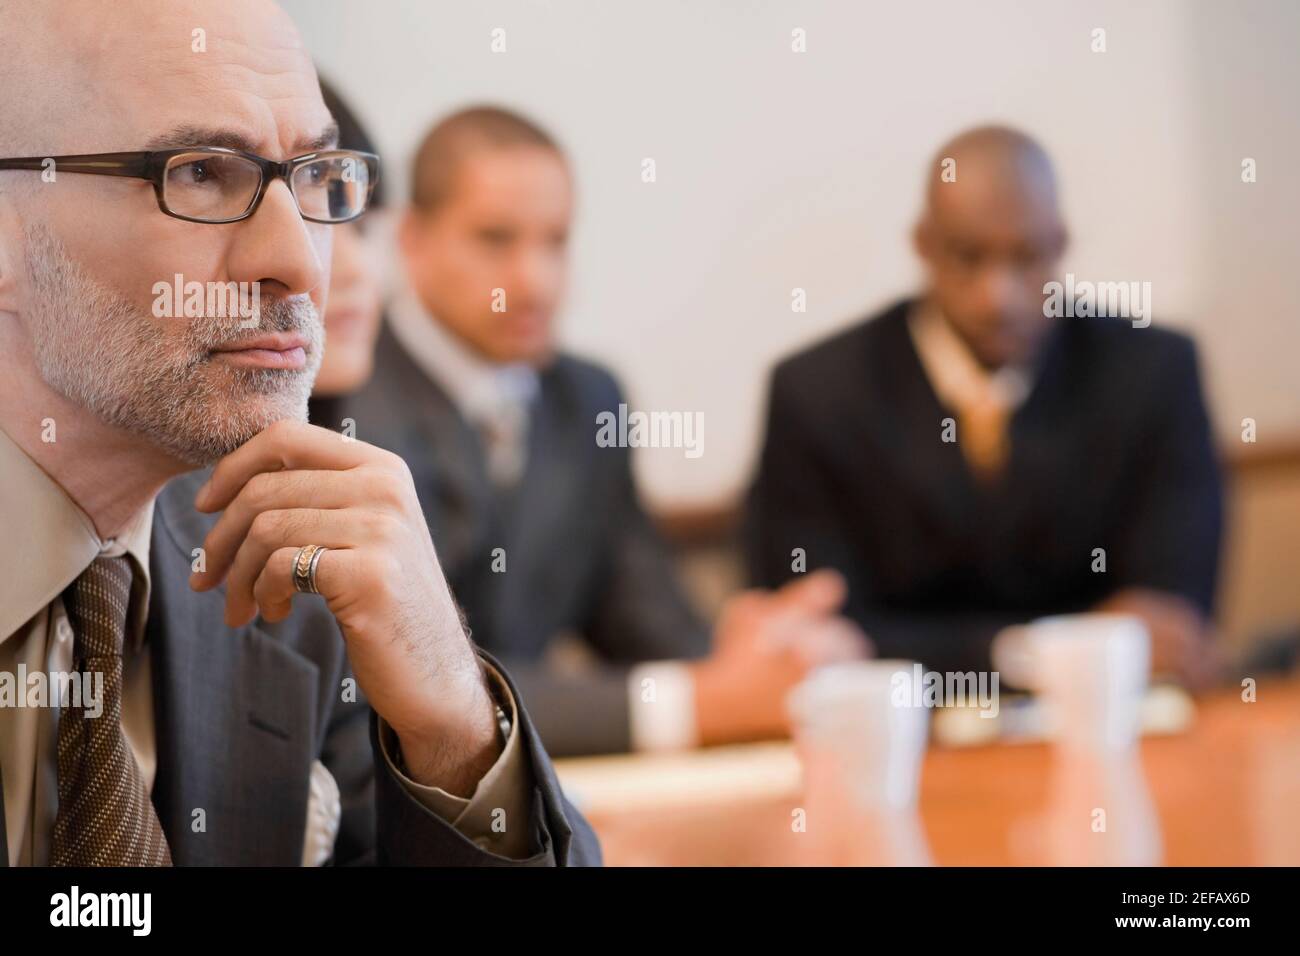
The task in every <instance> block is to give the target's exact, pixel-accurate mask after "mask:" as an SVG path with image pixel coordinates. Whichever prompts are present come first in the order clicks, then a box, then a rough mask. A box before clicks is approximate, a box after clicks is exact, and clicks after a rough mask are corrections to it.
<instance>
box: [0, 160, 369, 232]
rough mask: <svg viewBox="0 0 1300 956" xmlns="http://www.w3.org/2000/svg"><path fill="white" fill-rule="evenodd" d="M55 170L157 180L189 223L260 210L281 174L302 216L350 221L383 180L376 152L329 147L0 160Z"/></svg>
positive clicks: (7, 165) (165, 207)
mask: <svg viewBox="0 0 1300 956" xmlns="http://www.w3.org/2000/svg"><path fill="white" fill-rule="evenodd" d="M51 163H53V167H52V168H53V170H54V172H55V174H56V175H57V174H58V173H88V174H90V175H92V176H126V177H129V178H132V179H143V180H146V181H148V182H151V183H153V189H154V194H155V195H156V196H157V197H158V208H159V209H161V210H162V211H163V212H165V213H166V214H167V215H169V216H174V217H175V218H177V219H184V220H185V221H186V222H204V223H228V222H239V221H241V220H243V219H247V218H249V217H250V216H252V215H253V213H255V212H257V207H258V206H260V205H261V204H262V199H263V197H265V196H266V191H267V189H269V188H270V186H271V183H273V182H275V180H277V179H283V180H284V181H285V183H286V184H287V185H288V187H289V191H290V192H291V193H292V194H293V197H294V200H295V201H296V202H297V204H298V211H299V212H300V213H301V214H302V217H303V218H304V219H306V220H308V221H310V222H322V223H328V224H334V223H340V222H350V221H352V220H353V219H356V218H357V217H358V216H360V215H361V214H362V213H364V212H365V211H366V206H367V205H368V204H369V202H370V194H371V192H372V191H373V190H374V188H375V183H376V182H378V181H379V157H378V156H376V155H375V154H374V153H362V152H358V151H357V150H351V149H332V150H325V151H322V152H316V153H307V154H306V155H304V156H296V157H294V158H293V159H289V160H285V161H284V162H282V163H281V162H276V161H275V160H273V159H264V158H262V157H261V156H255V155H254V154H252V153H246V152H244V151H243V150H238V149H225V148H224V147H220V146H196V147H193V148H187V149H168V150H163V151H161V152H147V153H88V154H85V155H80V156H42V157H28V158H24V159H0V170H4V169H29V170H45V169H50V168H51V165H50V164H51Z"/></svg>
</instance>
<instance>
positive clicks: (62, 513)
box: [0, 429, 153, 647]
mask: <svg viewBox="0 0 1300 956" xmlns="http://www.w3.org/2000/svg"><path fill="white" fill-rule="evenodd" d="M0 474H2V475H4V476H5V481H4V486H3V487H2V488H0V528H4V529H5V531H6V535H7V538H8V541H9V542H10V545H11V546H10V547H9V548H7V549H5V550H4V551H3V552H0V643H3V642H4V641H5V640H7V639H8V638H9V636H10V635H12V634H14V633H15V632H17V631H18V629H19V628H20V627H22V625H23V624H25V623H26V622H27V621H29V620H31V619H32V618H33V617H35V616H36V614H38V613H39V612H40V611H41V609H42V608H44V607H45V606H46V605H48V604H49V603H50V602H51V601H53V600H54V599H55V598H56V597H58V596H59V595H60V594H62V593H63V591H64V589H65V588H67V586H68V585H69V584H71V583H72V582H73V581H75V580H76V579H77V576H78V575H80V574H81V572H82V571H84V570H86V568H88V567H89V566H90V562H91V561H93V560H95V558H97V557H100V556H101V555H102V556H104V557H114V556H117V555H121V554H129V555H131V557H132V558H134V559H135V561H136V568H135V569H134V571H135V574H134V576H133V581H134V584H133V586H132V602H133V604H134V606H135V607H136V608H138V609H139V612H138V613H137V614H135V615H134V618H133V619H134V621H135V633H134V634H133V635H131V636H132V638H133V640H134V642H135V644H136V646H137V647H138V646H139V643H140V641H142V640H143V636H144V634H143V632H144V626H143V625H144V610H145V609H146V608H148V606H149V538H150V535H151V533H152V530H153V501H152V500H151V501H150V502H149V503H148V504H147V505H146V506H145V507H144V508H142V509H141V510H140V512H139V513H138V514H137V515H136V516H135V517H134V518H133V519H132V520H131V521H130V522H128V523H127V525H126V527H125V528H123V530H122V532H121V533H120V534H118V535H117V537H116V538H112V539H110V540H107V541H104V540H102V539H101V538H100V537H99V535H98V534H97V533H96V532H95V526H94V523H93V522H92V521H91V520H90V517H89V515H87V514H86V513H85V512H84V511H82V510H81V509H80V508H79V507H77V504H76V502H74V501H73V500H72V499H71V498H69V497H68V494H67V492H65V491H64V490H63V489H62V488H60V487H59V485H58V483H57V482H56V481H54V479H53V478H51V477H50V476H49V475H47V474H46V473H45V472H44V471H42V470H41V469H40V466H38V465H37V464H36V462H34V461H32V459H31V458H29V457H27V454H26V453H25V452H24V451H23V450H22V449H21V448H19V447H18V445H17V443H15V442H14V440H13V439H12V438H10V437H9V436H8V435H7V434H5V432H4V430H3V429H0ZM15 544H16V545H17V546H16V547H15V546H14V545H15Z"/></svg>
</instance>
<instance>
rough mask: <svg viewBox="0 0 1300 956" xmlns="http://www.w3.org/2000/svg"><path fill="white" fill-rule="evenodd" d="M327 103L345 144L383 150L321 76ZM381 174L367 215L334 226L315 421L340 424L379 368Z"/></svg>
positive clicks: (312, 412) (312, 407) (312, 410)
mask: <svg viewBox="0 0 1300 956" xmlns="http://www.w3.org/2000/svg"><path fill="white" fill-rule="evenodd" d="M320 86H321V95H322V96H323V97H324V99H325V105H326V106H327V107H329V111H330V112H331V113H332V114H333V115H334V119H335V121H336V122H337V123H338V125H339V148H340V149H358V150H362V151H364V152H367V153H374V152H378V151H377V150H376V149H375V148H374V144H373V142H372V141H371V139H370V137H369V136H368V135H367V134H366V131H365V130H364V129H362V127H361V124H360V122H359V121H358V120H357V118H356V114H354V113H353V112H352V110H351V109H349V108H348V106H347V104H346V103H344V102H343V100H342V99H341V98H340V97H339V95H338V92H337V91H336V90H335V89H334V88H333V87H332V86H330V84H328V83H326V82H325V81H324V80H321V85H320ZM383 189H384V182H383V177H382V176H381V177H380V179H379V182H378V183H376V184H375V187H374V192H373V193H372V194H371V200H370V206H369V209H368V212H367V215H366V216H363V217H362V218H361V219H358V220H356V221H355V222H350V223H345V224H343V225H339V226H335V227H334V255H333V258H332V260H331V264H330V292H329V298H328V300H327V302H326V304H325V354H324V356H323V358H322V360H321V367H320V372H319V373H318V374H317V376H316V385H315V388H314V389H313V391H312V397H311V401H310V402H309V403H308V417H309V419H310V420H311V423H312V424H313V425H321V426H324V427H325V428H333V429H338V428H339V427H340V426H341V424H342V407H341V406H342V399H343V397H344V396H346V395H348V394H350V393H352V392H355V391H356V390H357V389H359V388H360V387H361V386H362V385H364V384H365V383H366V381H367V380H369V378H370V375H371V372H372V371H373V368H374V355H375V340H376V339H377V338H378V336H379V327H380V325H381V322H382V316H383V294H384V289H383V269H382V267H381V264H380V251H379V249H378V248H377V243H376V237H375V235H374V233H375V228H374V220H373V219H371V220H370V221H369V223H368V222H367V217H369V216H373V215H374V211H375V210H376V209H382V208H383V206H384V196H383Z"/></svg>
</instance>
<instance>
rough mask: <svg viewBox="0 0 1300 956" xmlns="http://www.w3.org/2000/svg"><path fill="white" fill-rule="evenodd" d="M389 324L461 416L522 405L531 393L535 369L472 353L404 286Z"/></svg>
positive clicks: (484, 415) (474, 418)
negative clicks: (507, 405) (506, 406)
mask: <svg viewBox="0 0 1300 956" xmlns="http://www.w3.org/2000/svg"><path fill="white" fill-rule="evenodd" d="M388 324H389V327H390V328H391V329H392V331H393V335H394V336H396V338H397V340H398V341H399V342H400V343H401V344H402V346H403V347H404V348H405V349H406V351H407V353H408V354H409V355H410V356H411V358H412V359H413V360H414V361H415V364H416V365H418V366H419V367H420V369H421V371H423V372H424V374H425V375H427V376H429V378H431V379H433V380H434V381H435V382H437V383H438V384H439V385H440V386H441V387H442V388H443V390H444V391H446V393H447V396H448V397H449V398H450V399H451V401H452V404H454V405H455V406H456V408H457V410H458V411H459V412H460V413H461V415H463V416H464V417H465V418H466V419H468V420H469V421H471V422H474V423H476V424H478V423H481V422H483V421H484V420H485V419H490V418H491V417H492V416H493V415H495V413H496V410H497V408H499V407H500V405H501V404H502V403H503V402H508V403H512V404H518V405H523V406H526V405H528V404H529V403H531V402H532V400H533V399H534V398H535V397H536V396H537V392H538V388H539V384H540V383H539V378H538V374H537V370H536V369H535V368H533V367H532V366H531V365H528V364H527V363H524V362H518V363H513V364H509V365H501V364H498V363H496V362H491V361H489V360H487V359H485V358H483V357H481V356H479V355H476V354H475V353H474V352H473V351H472V350H471V349H470V348H469V346H467V345H466V344H465V343H464V342H462V341H461V340H460V339H459V338H457V337H456V335H455V334H454V333H452V332H451V331H449V330H448V329H447V328H446V327H445V326H444V325H443V324H442V323H441V322H439V321H438V319H437V318H436V317H434V316H432V315H430V314H429V312H428V310H426V309H425V308H424V306H423V304H422V303H421V302H420V301H419V299H418V298H417V297H416V295H415V293H414V292H413V291H410V290H407V291H406V292H404V293H403V294H402V295H401V296H400V297H399V298H398V299H397V301H396V302H395V303H394V305H393V308H392V309H391V310H390V311H389V317H388Z"/></svg>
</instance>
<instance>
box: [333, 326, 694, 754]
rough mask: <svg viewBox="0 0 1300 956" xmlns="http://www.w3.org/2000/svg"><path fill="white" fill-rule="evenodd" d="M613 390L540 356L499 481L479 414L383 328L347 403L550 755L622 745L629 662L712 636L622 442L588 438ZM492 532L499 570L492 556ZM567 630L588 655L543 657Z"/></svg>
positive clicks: (681, 651) (579, 365)
mask: <svg viewBox="0 0 1300 956" xmlns="http://www.w3.org/2000/svg"><path fill="white" fill-rule="evenodd" d="M622 401H623V397H622V395H621V393H620V391H619V388H618V385H617V383H616V382H615V381H614V379H613V378H612V377H611V376H610V375H609V373H607V372H605V371H604V370H602V369H600V368H598V367H596V366H595V365H591V364H589V363H587V362H584V361H581V360H579V359H576V358H574V357H572V356H568V355H560V356H558V357H557V358H556V359H555V360H554V361H553V362H551V363H550V364H549V365H548V366H547V367H546V368H545V369H544V370H543V371H542V372H541V376H540V394H539V395H538V397H537V400H536V401H535V402H534V405H533V408H532V412H531V417H530V421H529V450H528V462H527V467H526V469H525V472H524V475H523V477H522V479H521V480H520V482H519V484H518V486H517V488H516V489H515V490H514V492H513V494H512V495H510V496H508V497H502V496H499V495H497V494H496V493H495V492H494V490H493V487H492V484H491V482H490V481H489V480H488V477H487V469H486V459H485V456H484V452H483V447H482V444H481V442H480V440H479V437H478V435H477V433H476V431H475V430H474V428H473V427H472V426H471V425H470V424H469V423H468V422H467V421H466V420H465V419H464V418H463V417H462V416H461V415H460V413H459V412H458V411H457V410H456V408H455V406H454V405H453V404H452V402H451V400H450V399H449V398H448V396H447V394H446V393H445V392H444V391H443V390H442V388H441V387H440V386H439V385H438V384H437V383H436V382H433V381H431V380H430V378H429V377H428V376H427V375H426V374H425V373H424V371H423V370H422V369H421V368H420V367H419V366H417V365H416V364H415V362H414V361H413V360H412V359H411V357H410V356H409V355H407V353H406V351H405V350H404V349H403V348H402V346H401V345H400V344H399V343H398V342H397V340H396V339H395V338H394V337H393V335H392V334H391V333H390V332H389V331H388V330H387V329H385V330H384V332H383V333H382V334H381V336H380V340H379V345H378V349H377V353H376V359H375V375H374V378H373V379H372V380H371V382H370V384H369V385H368V386H367V387H366V388H365V389H364V390H363V391H362V392H361V394H359V395H357V396H355V397H353V398H352V399H351V400H349V401H348V402H347V403H346V406H345V408H346V412H345V414H346V415H347V416H349V417H351V418H353V419H354V420H355V422H356V437H357V438H358V439H360V440H362V441H367V442H370V443H371V444H376V445H379V446H380V447H382V448H387V449H389V450H390V451H393V452H395V453H397V454H398V455H400V456H401V457H402V458H404V459H405V460H406V463H407V465H408V466H409V467H410V469H411V472H412V474H413V475H414V478H415V486H416V489H417V491H418V492H419V495H420V503H421V506H422V507H423V508H424V514H425V517H426V519H427V520H428V522H429V528H430V531H431V532H432V534H433V542H434V545H435V547H436V548H437V550H438V557H439V560H440V561H441V562H442V564H443V568H444V569H445V571H446V572H447V578H448V580H449V582H450V583H451V586H452V591H453V593H454V594H455V595H456V597H457V599H458V600H459V601H460V603H461V605H462V606H463V608H464V610H465V613H466V617H467V619H468V621H469V625H470V628H471V630H472V632H473V635H474V639H475V641H477V642H478V644H479V645H480V646H481V647H483V648H485V649H487V650H488V651H490V652H492V653H493V654H495V655H496V656H498V657H500V658H501V659H502V660H503V661H504V662H505V664H506V665H507V666H508V667H509V668H510V671H511V673H512V675H513V676H514V678H515V680H516V681H517V682H518V683H519V686H520V688H521V689H522V691H523V695H524V698H525V699H526V700H527V701H528V703H529V706H530V708H531V710H532V712H533V715H534V718H535V719H536V721H537V726H538V727H539V728H540V730H541V734H542V739H543V740H544V741H545V742H546V746H547V749H548V750H550V752H551V753H553V754H557V755H558V754H582V753H602V752H617V751H623V750H626V749H628V745H629V714H628V691H627V670H628V667H629V666H630V665H631V664H633V663H635V662H639V661H646V660H662V659H676V658H690V657H697V656H699V655H702V654H704V653H706V652H707V650H708V643H709V639H708V630H707V628H706V627H705V626H704V625H703V623H702V622H701V621H700V620H699V619H698V618H697V617H696V615H695V613H694V612H693V610H692V609H691V607H690V605H689V602H688V601H687V600H686V598H685V596H684V594H683V592H682V590H681V587H680V585H679V584H678V582H677V579H676V576H675V573H674V570H673V567H672V562H671V559H670V557H669V555H668V553H667V550H666V549H665V547H664V545H663V542H662V541H661V539H660V538H659V536H658V534H657V533H656V531H655V530H654V528H653V526H652V525H651V523H650V521H649V519H648V518H647V517H646V514H645V512H644V510H643V509H642V507H641V505H640V502H639V500H638V497H637V492H636V488H635V485H634V483H633V480H632V471H631V460H630V454H629V450H628V449H627V448H618V447H613V448H601V447H598V446H597V444H596V432H597V425H596V416H597V415H598V414H599V413H600V412H602V411H611V412H615V413H617V409H618V405H619V403H620V402H622ZM326 424H329V423H326ZM333 427H338V426H337V424H334V425H333ZM497 548H501V549H504V557H505V570H504V572H500V571H494V570H493V560H494V558H493V552H494V550H495V549H497ZM497 566H498V567H499V566H500V565H499V564H498V565H497ZM565 633H567V634H571V635H575V636H577V637H580V638H582V639H583V640H584V641H585V642H586V644H587V645H588V646H589V647H590V648H591V649H592V650H593V651H594V652H595V654H596V655H597V657H598V659H599V666H598V667H596V668H594V669H592V670H589V671H587V672H583V673H580V674H566V673H560V672H558V671H557V670H555V669H553V668H551V667H549V666H548V665H547V663H546V662H544V661H543V656H544V654H545V652H546V650H547V648H548V646H549V645H551V643H552V641H554V640H555V638H556V637H557V636H559V635H560V634H565Z"/></svg>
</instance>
